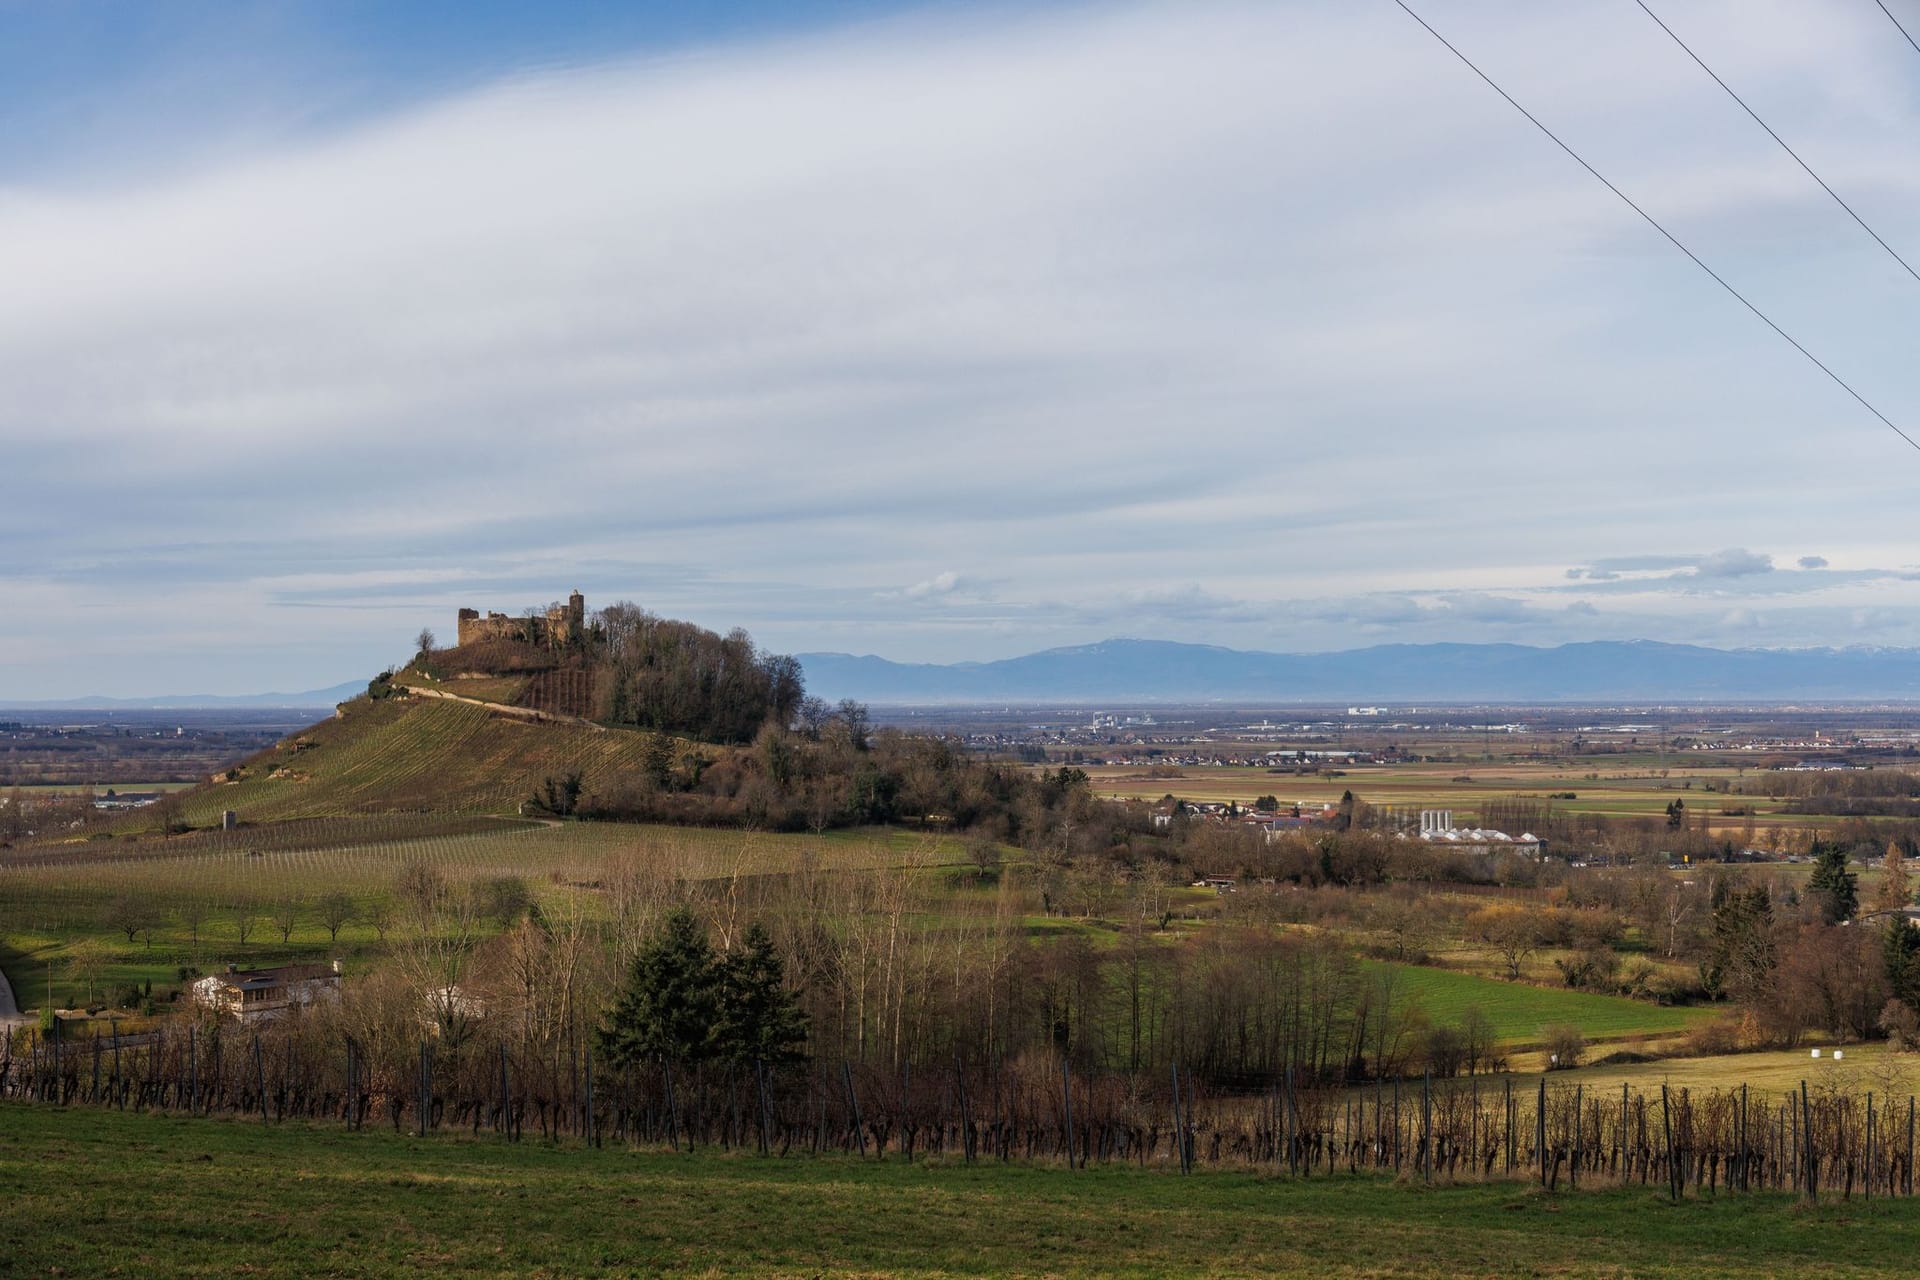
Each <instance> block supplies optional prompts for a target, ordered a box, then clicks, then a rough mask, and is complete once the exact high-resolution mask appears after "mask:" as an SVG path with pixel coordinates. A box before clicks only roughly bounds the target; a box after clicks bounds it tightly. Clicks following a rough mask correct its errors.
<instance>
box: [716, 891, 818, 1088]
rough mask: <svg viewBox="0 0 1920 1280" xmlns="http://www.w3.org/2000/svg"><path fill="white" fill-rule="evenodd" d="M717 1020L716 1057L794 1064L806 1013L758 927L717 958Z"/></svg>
mask: <svg viewBox="0 0 1920 1280" xmlns="http://www.w3.org/2000/svg"><path fill="white" fill-rule="evenodd" d="M719 978H720V1019H719V1023H718V1025H717V1026H716V1027H715V1028H714V1042H715V1046H716V1050H717V1054H718V1056H719V1057H722V1058H725V1059H727V1060H728V1061H731V1062H735V1063H739V1064H742V1065H750V1064H752V1063H753V1062H754V1061H755V1060H756V1059H758V1060H759V1061H761V1062H764V1063H766V1064H767V1065H768V1066H778V1065H782V1064H785V1063H789V1062H798V1061H800V1060H801V1059H802V1058H804V1057H805V1054H804V1052H803V1051H802V1048H801V1046H802V1045H803V1044H804V1043H805V1042H806V1038H807V1017H806V1014H805V1013H804V1012H802V1011H801V1009H800V1005H799V1001H798V1000H797V999H796V998H795V993H794V992H792V991H789V990H788V989H787V985H786V966H785V965H783V964H782V963H781V961H780V953H779V952H777V951H775V950H774V946H773V939H772V938H771V937H769V936H768V934H767V931H766V930H765V929H763V928H761V927H760V926H759V925H757V924H756V925H753V926H752V927H750V928H749V929H748V930H747V934H746V937H745V939H744V940H743V945H742V946H741V947H740V949H739V950H738V951H734V952H732V953H730V954H728V955H727V956H725V957H724V958H723V959H722V960H721V961H720V966H719Z"/></svg>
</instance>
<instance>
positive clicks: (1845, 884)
mask: <svg viewBox="0 0 1920 1280" xmlns="http://www.w3.org/2000/svg"><path fill="white" fill-rule="evenodd" d="M1817 856H1818V859H1819V861H1818V863H1817V865H1815V867H1814V869H1813V875H1812V876H1811V877H1809V878H1808V880H1807V888H1808V889H1810V890H1812V891H1813V892H1814V893H1816V894H1818V895H1820V914H1821V915H1822V917H1823V918H1825V920H1826V922H1827V923H1828V924H1839V923H1840V922H1841V921H1842V920H1851V919H1853V917H1854V916H1855V915H1856V914H1857V913H1858V912H1859V910H1860V878H1859V877H1858V876H1856V875H1854V874H1853V872H1852V871H1850V870H1848V869H1847V851H1846V849H1845V848H1844V847H1843V846H1841V845H1838V844H1825V843H1823V844H1821V846H1820V848H1819V850H1818V854H1817Z"/></svg>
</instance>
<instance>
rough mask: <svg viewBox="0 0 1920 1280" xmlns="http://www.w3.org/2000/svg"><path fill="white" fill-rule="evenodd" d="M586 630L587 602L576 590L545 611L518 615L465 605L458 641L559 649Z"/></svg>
mask: <svg viewBox="0 0 1920 1280" xmlns="http://www.w3.org/2000/svg"><path fill="white" fill-rule="evenodd" d="M586 632H587V602H586V599H585V597H583V596H582V595H581V594H580V593H579V592H578V591H576V592H574V593H573V594H572V595H570V596H568V597H567V602H566V603H565V604H556V605H553V606H551V607H550V608H548V610H547V611H546V613H544V614H538V613H536V614H530V615H526V616H523V617H518V618H516V617H513V616H512V615H510V614H505V613H488V614H487V615H486V616H485V617H482V616H481V614H480V611H479V610H477V609H462V610H461V611H460V617H459V631H458V641H459V643H460V644H462V645H469V644H484V643H486V642H488V641H498V640H511V641H516V642H518V643H521V644H532V645H542V646H545V647H548V648H554V649H558V648H563V647H565V646H566V645H570V644H572V643H574V641H576V640H578V639H579V638H581V637H582V636H584V635H585V634H586Z"/></svg>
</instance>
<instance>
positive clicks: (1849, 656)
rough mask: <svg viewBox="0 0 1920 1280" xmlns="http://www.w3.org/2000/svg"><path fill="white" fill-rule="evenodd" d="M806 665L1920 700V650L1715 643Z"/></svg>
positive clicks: (1067, 691)
mask: <svg viewBox="0 0 1920 1280" xmlns="http://www.w3.org/2000/svg"><path fill="white" fill-rule="evenodd" d="M799 660H800V663H801V666H802V667H803V668H804V670H805V672H806V678H807V686H808V689H809V691H810V692H812V693H815V694H817V695H819V696H821V697H825V698H827V699H829V700H833V699H838V698H858V699H860V700H862V701H866V702H876V703H883V704H885V703H893V704H914V703H918V704H929V703H947V702H951V703H972V702H1000V701H1021V702H1071V701H1083V700H1086V699H1090V698H1091V699H1103V700H1112V701H1121V700H1136V701H1207V700H1212V699H1233V700H1237V701H1242V702H1275V703H1284V702H1344V701H1348V700H1373V699H1388V698H1392V699H1415V700H1421V701H1437V702H1594V701H1608V700H1616V699H1633V700H1642V699H1685V700H1700V701H1727V700H1744V701H1766V702H1776V701H1790V700H1805V699H1826V700H1836V701H1847V700H1864V699H1876V700H1879V699H1888V700H1904V699H1920V650H1917V649H1868V648H1848V649H1708V648H1702V647H1699V646H1694V645H1676V644H1660V643H1655V642H1652V641H1641V640H1629V641H1595V642H1590V643H1584V644H1568V645H1560V646H1558V647H1555V648H1537V647H1533V646H1528V645H1518V644H1424V645H1378V646H1374V647H1372V648H1367V649H1352V650H1345V651H1341V652H1335V653H1263V652H1258V651H1251V650H1240V649H1224V648H1219V647H1217V646H1213V645H1198V644H1179V643H1174V642H1171V641H1162V640H1105V641H1102V642H1100V643H1099V644H1090V645H1077V646H1073V647H1070V648H1062V649H1048V650H1045V651H1043V652H1040V653H1032V654H1027V655H1025V656H1023V657H1018V658H1007V659H1003V660H1001V661H997V662H963V663H955V664H952V665H948V666H941V665H935V664H925V663H900V662H890V661H888V660H887V659H885V658H879V657H874V656H872V655H863V656H855V655H850V654H844V653H804V654H800V655H799Z"/></svg>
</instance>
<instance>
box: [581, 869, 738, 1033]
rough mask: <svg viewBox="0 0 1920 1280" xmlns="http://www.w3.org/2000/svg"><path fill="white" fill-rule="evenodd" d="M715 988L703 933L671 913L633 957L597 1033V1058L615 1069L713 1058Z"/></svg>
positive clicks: (687, 914) (684, 913)
mask: <svg viewBox="0 0 1920 1280" xmlns="http://www.w3.org/2000/svg"><path fill="white" fill-rule="evenodd" d="M719 987H720V984H719V971H718V967H717V965H716V964H715V962H714V957H713V948H712V946H711V945H710V944H709V943H708V942H707V931H706V930H705V929H704V928H703V927H702V926H701V924H700V922H699V921H698V920H696V919H694V916H693V913H692V912H691V911H688V910H687V909H686V908H685V907H682V908H680V909H678V910H676V911H674V912H673V913H672V914H670V915H668V916H667V918H666V920H665V921H664V922H663V923H662V925H661V928H660V932H659V933H657V934H656V935H654V937H653V938H652V939H651V940H650V941H649V942H648V943H647V944H646V945H645V946H644V947H642V948H641V949H640V951H639V954H637V955H635V956H634V958H633V968H632V969H631V970H630V971H629V973H628V975H627V985H626V989H625V990H623V991H622V992H621V993H620V999H619V1000H618V1001H617V1002H616V1003H615V1004H614V1006H613V1008H612V1010H611V1011H609V1013H608V1015H607V1022H606V1025H604V1026H602V1027H601V1028H600V1030H599V1033H598V1037H597V1038H598V1041H599V1045H600V1052H601V1053H602V1054H603V1055H604V1056H605V1057H606V1059H607V1061H608V1062H611V1063H613V1064H614V1065H615V1066H632V1065H637V1064H640V1063H644V1062H651V1061H654V1060H656V1059H660V1058H665V1059H667V1060H668V1061H671V1062H679V1063H694V1062H700V1061H704V1060H705V1059H707V1058H709V1057H711V1056H712V1055H713V1050H714V1024H715V1022H716V1020H717V1018H718V1015H719V1011H720V1009H719V1004H720V991H719Z"/></svg>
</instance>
